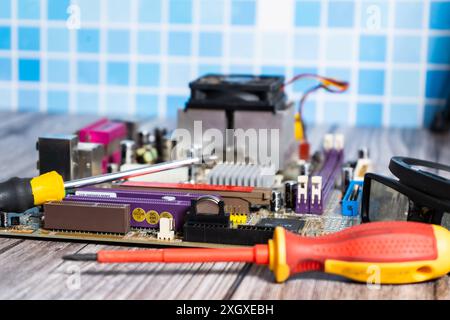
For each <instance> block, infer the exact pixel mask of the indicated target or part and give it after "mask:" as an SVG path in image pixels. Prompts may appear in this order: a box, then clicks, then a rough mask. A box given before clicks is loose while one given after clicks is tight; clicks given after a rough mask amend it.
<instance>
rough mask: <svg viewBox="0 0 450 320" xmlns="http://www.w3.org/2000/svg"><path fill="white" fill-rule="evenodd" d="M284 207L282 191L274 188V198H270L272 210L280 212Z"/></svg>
mask: <svg viewBox="0 0 450 320" xmlns="http://www.w3.org/2000/svg"><path fill="white" fill-rule="evenodd" d="M282 207H283V196H282V194H281V192H280V191H276V190H272V200H270V211H272V212H278V211H280V210H281V208H282Z"/></svg>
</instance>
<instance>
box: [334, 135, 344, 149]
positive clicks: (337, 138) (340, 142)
mask: <svg viewBox="0 0 450 320" xmlns="http://www.w3.org/2000/svg"><path fill="white" fill-rule="evenodd" d="M334 149H336V150H339V151H340V150H343V149H344V135H343V134H342V133H337V134H335V135H334Z"/></svg>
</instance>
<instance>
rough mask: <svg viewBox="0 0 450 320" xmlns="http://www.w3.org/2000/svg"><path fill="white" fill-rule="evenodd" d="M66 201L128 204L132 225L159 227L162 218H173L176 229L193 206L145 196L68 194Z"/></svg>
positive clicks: (180, 227)
mask: <svg viewBox="0 0 450 320" xmlns="http://www.w3.org/2000/svg"><path fill="white" fill-rule="evenodd" d="M64 201H72V202H89V203H103V204H128V205H129V206H130V213H129V214H130V226H131V227H137V228H158V227H159V220H160V218H173V220H174V221H175V228H176V230H181V229H182V227H183V223H184V217H185V215H186V213H187V211H188V210H189V209H190V208H191V201H181V200H173V201H169V200H161V199H144V198H125V197H121V198H105V197H83V196H77V195H68V196H67V197H66V198H65V199H64Z"/></svg>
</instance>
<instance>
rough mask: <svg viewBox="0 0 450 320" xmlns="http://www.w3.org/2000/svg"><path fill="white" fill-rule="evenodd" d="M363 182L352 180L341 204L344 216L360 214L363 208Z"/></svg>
mask: <svg viewBox="0 0 450 320" xmlns="http://www.w3.org/2000/svg"><path fill="white" fill-rule="evenodd" d="M362 190H363V182H362V181H351V182H350V184H349V186H348V188H347V191H346V192H345V194H344V197H343V199H342V204H341V213H342V215H343V216H358V215H359V212H360V208H361V199H362Z"/></svg>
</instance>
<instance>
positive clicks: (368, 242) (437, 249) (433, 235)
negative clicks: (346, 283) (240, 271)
mask: <svg viewBox="0 0 450 320" xmlns="http://www.w3.org/2000/svg"><path fill="white" fill-rule="evenodd" d="M269 267H270V269H271V270H272V271H273V273H274V275H275V279H276V281H277V282H283V281H285V280H286V279H287V278H288V277H289V276H290V275H292V274H295V273H299V272H305V271H324V272H326V273H330V274H336V275H340V276H344V277H346V278H349V279H353V280H356V281H360V282H367V281H368V279H371V277H373V276H374V273H375V272H376V273H378V274H377V279H378V281H379V282H380V283H386V284H401V283H415V282H422V281H427V280H430V279H435V278H438V277H441V276H444V275H446V274H447V273H448V272H450V232H449V231H448V230H447V229H445V228H443V227H440V226H435V225H429V224H422V223H415V222H399V221H397V222H374V223H367V224H362V225H358V226H354V227H351V228H348V229H345V230H343V231H341V232H337V233H334V234H331V235H327V236H322V237H316V238H306V237H299V236H298V235H295V234H293V233H291V232H287V231H285V230H284V229H282V228H276V230H275V234H274V237H273V239H272V240H269Z"/></svg>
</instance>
